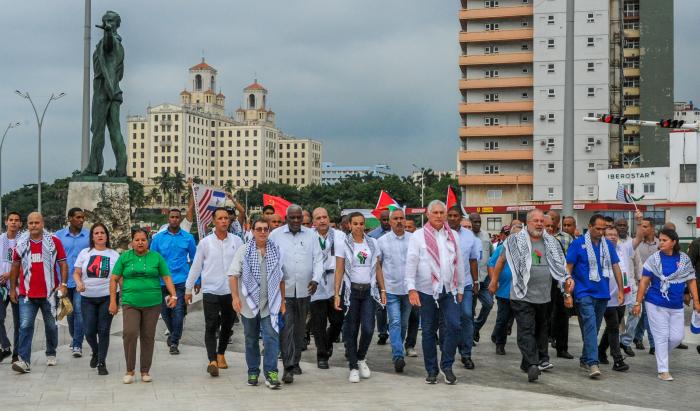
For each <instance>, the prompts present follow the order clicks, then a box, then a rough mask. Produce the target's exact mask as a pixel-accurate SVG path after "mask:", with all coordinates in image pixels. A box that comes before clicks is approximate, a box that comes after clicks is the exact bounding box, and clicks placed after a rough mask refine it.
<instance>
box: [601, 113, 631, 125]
mask: <svg viewBox="0 0 700 411" xmlns="http://www.w3.org/2000/svg"><path fill="white" fill-rule="evenodd" d="M600 121H601V122H603V123H608V124H625V123H626V122H627V117H619V116H614V115H612V114H603V115H602V116H601V117H600Z"/></svg>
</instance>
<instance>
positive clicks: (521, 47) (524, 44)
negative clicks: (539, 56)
mask: <svg viewBox="0 0 700 411" xmlns="http://www.w3.org/2000/svg"><path fill="white" fill-rule="evenodd" d="M529 49H530V46H528V44H527V43H523V45H522V46H520V50H523V51H525V50H529Z"/></svg>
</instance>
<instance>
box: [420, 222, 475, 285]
mask: <svg viewBox="0 0 700 411" xmlns="http://www.w3.org/2000/svg"><path fill="white" fill-rule="evenodd" d="M445 230H446V229H445V228H441V229H440V230H437V233H436V236H435V237H436V238H435V239H436V241H437V245H438V249H439V251H440V272H438V273H437V274H438V275H439V276H440V280H441V281H442V283H443V285H444V288H445V290H447V292H450V293H451V292H456V293H458V294H462V293H463V292H464V286H465V275H464V263H463V261H462V253H461V252H460V251H459V250H455V249H454V247H453V246H452V245H450V244H449V242H448V241H447V233H446V231H445ZM452 232H453V235H454V237H455V239H457V238H459V234H458V233H457V232H456V231H454V230H452ZM455 253H456V254H457V289H454V286H453V283H452V279H453V273H454V266H453V261H454V258H455ZM432 264H433V262H432V258H431V257H430V254H429V253H428V247H427V246H426V244H425V235H424V234H423V229H422V228H421V229H418V230H416V232H415V233H413V235H412V236H411V239H410V240H409V242H408V253H407V255H406V289H407V290H408V291H411V290H416V291H418V292H421V293H424V294H428V295H433V282H432V278H431V271H432V266H433V265H432Z"/></svg>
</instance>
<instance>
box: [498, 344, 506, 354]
mask: <svg viewBox="0 0 700 411" xmlns="http://www.w3.org/2000/svg"><path fill="white" fill-rule="evenodd" d="M496 355H506V348H505V345H503V344H498V345H497V346H496Z"/></svg>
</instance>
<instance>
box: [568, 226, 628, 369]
mask: <svg viewBox="0 0 700 411" xmlns="http://www.w3.org/2000/svg"><path fill="white" fill-rule="evenodd" d="M606 225H607V224H606V221H605V218H604V217H603V216H602V215H600V214H593V216H592V217H591V219H590V221H589V223H588V232H587V233H586V234H585V235H582V236H580V237H578V238H577V239H575V240H574V241H572V242H571V245H570V246H569V250H568V252H567V254H566V263H567V264H566V268H567V270H568V271H569V274H570V275H571V276H572V277H573V279H574V282H575V286H574V290H573V294H574V302H575V304H576V308H577V309H578V314H579V315H578V321H579V326H580V327H581V336H582V339H583V353H582V354H581V367H582V368H585V369H586V370H588V372H589V374H588V376H589V377H591V378H597V377H599V376H600V368H599V367H598V331H599V330H600V323H601V322H602V321H603V316H604V315H605V308H606V307H607V304H608V300H609V299H610V285H609V278H610V276H611V275H615V281H616V282H617V286H618V294H617V299H618V302H619V303H620V304H622V303H623V301H624V298H625V296H624V286H623V284H622V272H621V271H620V267H619V265H618V263H619V261H620V260H619V258H618V255H617V252H616V251H615V247H614V246H613V245H612V243H611V242H610V241H608V240H606V239H605V237H603V233H604V232H605V227H606ZM593 262H595V265H596V267H591V265H592V264H591V263H593ZM565 297H567V298H568V295H565Z"/></svg>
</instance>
